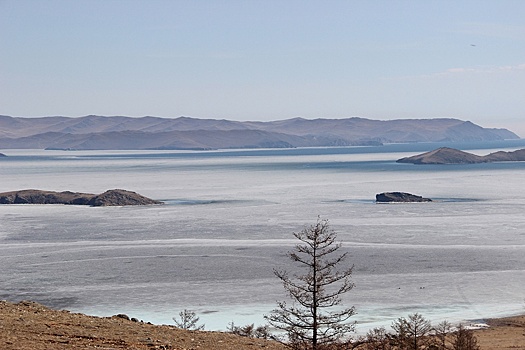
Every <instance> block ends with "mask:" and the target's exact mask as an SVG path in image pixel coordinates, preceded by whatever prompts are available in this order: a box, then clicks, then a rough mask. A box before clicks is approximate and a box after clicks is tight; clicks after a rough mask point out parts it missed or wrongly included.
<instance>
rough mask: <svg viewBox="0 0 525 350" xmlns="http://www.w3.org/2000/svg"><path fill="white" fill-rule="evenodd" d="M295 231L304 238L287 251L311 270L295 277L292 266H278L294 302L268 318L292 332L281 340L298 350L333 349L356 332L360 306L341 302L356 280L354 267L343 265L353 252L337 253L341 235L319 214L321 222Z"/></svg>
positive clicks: (282, 304) (282, 330)
mask: <svg viewBox="0 0 525 350" xmlns="http://www.w3.org/2000/svg"><path fill="white" fill-rule="evenodd" d="M294 236H295V237H296V238H297V239H298V240H300V241H301V243H299V244H297V245H296V246H295V249H294V250H293V251H289V252H288V254H287V255H288V257H289V258H290V259H291V260H292V261H293V262H296V263H298V265H299V266H300V267H301V268H302V271H304V270H306V271H304V273H303V274H293V276H292V277H290V275H289V274H288V272H286V271H282V270H274V273H275V275H276V276H277V277H278V278H279V279H280V280H281V282H282V283H283V286H284V288H285V290H286V291H287V292H288V294H289V296H290V297H291V299H292V303H291V305H288V304H287V303H286V302H284V301H281V302H278V303H277V308H276V309H274V310H273V311H272V312H271V314H270V315H267V316H265V318H266V320H267V321H268V323H269V324H270V325H271V326H273V327H275V328H276V329H277V330H278V331H279V332H280V333H284V334H285V335H286V337H285V338H283V337H276V338H277V340H280V341H281V342H283V343H284V344H286V345H288V346H289V347H291V348H293V349H311V350H321V349H326V348H328V347H329V346H331V349H333V348H334V345H337V344H340V343H342V342H343V341H345V339H346V338H348V335H349V333H350V332H353V331H354V326H355V322H349V318H350V317H352V316H353V315H354V314H355V309H354V307H353V306H352V307H347V308H343V307H342V306H340V305H341V303H342V298H341V296H342V295H343V294H344V293H346V292H348V291H350V290H351V289H352V288H353V287H354V284H353V283H352V282H351V280H350V277H351V275H352V268H353V266H350V267H346V268H344V269H340V267H339V265H341V264H342V263H343V262H344V260H345V259H346V257H347V253H344V254H337V251H338V250H339V248H341V243H340V242H336V238H337V234H336V233H335V231H333V230H332V229H330V227H329V224H328V220H322V219H320V218H318V220H317V223H316V224H315V225H312V226H309V227H306V228H305V229H303V230H302V231H301V232H299V233H294ZM286 338H287V339H286Z"/></svg>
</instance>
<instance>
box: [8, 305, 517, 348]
mask: <svg viewBox="0 0 525 350" xmlns="http://www.w3.org/2000/svg"><path fill="white" fill-rule="evenodd" d="M488 323H489V325H490V326H491V327H490V328H488V329H483V330H477V331H475V334H476V336H477V338H478V343H479V344H480V345H481V349H482V350H503V349H513V350H516V349H523V350H525V316H516V317H508V318H501V319H492V320H488ZM0 349H2V350H20V349H24V350H49V349H53V350H66V349H98V350H100V349H106V350H110V349H137V350H143V349H170V350H183V349H185V350H190V349H192V350H197V349H198V350H229V349H235V350H253V349H265V350H284V349H286V348H285V347H284V346H282V345H281V344H278V343H276V342H272V341H267V340H262V339H253V338H246V337H240V336H236V335H232V334H228V333H221V332H209V331H184V330H181V329H178V328H176V327H173V326H156V325H151V324H146V323H141V322H133V321H130V320H126V319H123V318H119V317H115V316H113V317H94V316H86V315H83V314H75V313H71V312H69V311H57V310H52V309H49V308H47V307H44V306H42V305H40V304H37V303H34V302H21V303H18V304H12V303H9V302H5V301H2V302H0Z"/></svg>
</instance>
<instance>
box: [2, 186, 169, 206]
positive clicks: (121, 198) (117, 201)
mask: <svg viewBox="0 0 525 350" xmlns="http://www.w3.org/2000/svg"><path fill="white" fill-rule="evenodd" d="M0 204H69V205H89V206H92V207H107V206H129V205H152V204H163V202H160V201H156V200H153V199H151V198H147V197H144V196H142V195H140V194H138V193H136V192H132V191H127V190H122V189H113V190H108V191H106V192H104V193H101V194H92V193H80V192H71V191H64V192H54V191H43V190H33V189H30V190H20V191H11V192H3V193H0Z"/></svg>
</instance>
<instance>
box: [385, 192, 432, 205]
mask: <svg viewBox="0 0 525 350" xmlns="http://www.w3.org/2000/svg"><path fill="white" fill-rule="evenodd" d="M376 202H377V203H412V202H432V199H430V198H424V197H421V196H418V195H415V194H411V193H406V192H383V193H379V194H376Z"/></svg>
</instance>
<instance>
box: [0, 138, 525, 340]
mask: <svg viewBox="0 0 525 350" xmlns="http://www.w3.org/2000/svg"><path fill="white" fill-rule="evenodd" d="M520 142H521V143H520ZM524 145H525V142H524V141H523V140H520V141H515V142H514V143H510V144H507V143H505V144H489V145H470V148H471V149H472V148H474V149H473V150H471V152H474V153H479V154H486V153H488V152H490V151H491V149H486V148H487V147H489V148H490V147H492V148H494V149H498V150H500V149H504V148H506V149H517V148H523V147H524ZM433 146H434V145H404V146H399V145H392V146H385V147H375V148H340V149H339V148H338V149H330V148H327V149H310V150H308V149H306V150H305V149H303V150H301V149H298V150H253V151H251V150H244V151H216V152H175V151H149V152H138V151H126V152H124V151H120V152H111V151H104V152H102V151H91V152H88V151H83V152H66V151H64V152H60V151H35V150H0V152H2V153H5V154H7V155H8V156H9V157H8V158H5V159H2V160H1V164H0V165H1V170H0V180H1V181H0V192H3V191H10V190H16V189H27V188H37V189H46V190H55V191H64V190H72V191H78V192H91V193H101V192H103V191H105V190H107V189H112V188H124V189H128V190H132V191H136V192H138V193H140V194H142V195H145V196H148V197H151V198H154V199H158V200H163V201H165V202H166V204H165V205H161V206H148V207H109V208H99V207H98V208H90V207H82V206H61V205H45V206H41V205H3V206H0V266H2V274H1V275H0V299H7V300H11V301H18V300H22V299H31V300H36V301H40V302H42V303H44V304H46V305H49V306H53V307H58V308H67V309H69V310H72V311H78V312H85V313H89V314H95V315H103V316H108V315H113V314H117V313H126V314H128V315H130V316H132V317H137V318H139V319H143V320H144V321H150V322H153V323H166V324H173V321H172V319H171V318H172V317H174V316H176V315H177V314H178V312H179V311H181V310H182V309H192V310H195V311H196V312H197V314H198V315H199V316H200V317H201V321H202V322H203V323H205V324H206V329H212V330H215V329H221V330H224V329H226V327H227V325H228V323H229V322H232V321H234V322H235V324H237V325H244V324H247V323H256V324H262V323H263V315H264V314H267V313H269V312H270V311H271V310H272V308H274V307H275V304H276V303H275V302H276V301H277V300H283V299H285V298H286V295H285V292H284V290H283V288H282V286H281V285H280V283H279V281H278V279H277V278H276V277H274V275H273V272H272V271H273V269H274V268H284V269H288V270H293V269H294V266H293V265H291V263H290V262H289V261H288V260H287V258H286V257H285V253H286V251H288V250H290V249H291V248H292V247H293V245H294V244H295V243H296V242H295V241H294V240H293V236H292V232H296V231H299V230H301V229H302V228H303V227H304V226H305V225H310V224H313V223H315V221H316V218H317V216H318V215H320V216H321V217H322V218H326V219H329V220H330V223H331V227H332V228H333V229H334V230H335V231H336V232H337V233H338V237H339V239H340V240H341V241H342V242H343V249H344V250H345V251H346V250H347V251H348V252H349V260H348V262H349V263H351V264H353V265H354V275H353V281H354V283H355V284H356V287H355V288H354V289H353V290H352V291H351V292H349V293H348V294H347V295H346V296H345V298H344V301H345V304H348V305H354V306H355V307H356V309H357V312H358V315H357V316H356V317H355V320H357V321H359V325H358V327H359V329H361V330H363V329H364V330H366V329H368V328H371V327H373V326H376V325H386V326H388V325H390V324H391V323H392V321H393V320H394V319H397V318H398V317H402V316H406V315H408V314H409V313H413V312H420V313H421V314H423V316H425V317H427V318H429V319H431V320H433V321H436V322H437V321H440V320H443V319H448V320H449V321H452V322H456V321H460V320H465V319H480V318H485V317H494V316H501V315H509V314H515V313H522V312H523V311H524V300H525V299H524V298H525V293H524V286H525V215H524V214H523V213H525V186H523V183H524V180H525V162H523V163H494V164H477V165H454V166H452V165H447V166H415V165H410V164H398V163H395V160H396V159H398V158H401V157H404V156H407V155H413V154H416V153H419V152H422V151H425V150H430V149H433V148H432V147H433ZM463 146H464V147H463V149H467V146H465V145H463ZM425 147H426V148H428V149H425ZM483 148H485V149H483ZM384 191H404V192H410V193H415V194H418V195H423V196H425V197H429V198H432V199H434V200H435V201H434V202H432V203H410V204H375V203H374V198H375V194H376V193H379V192H384Z"/></svg>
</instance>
